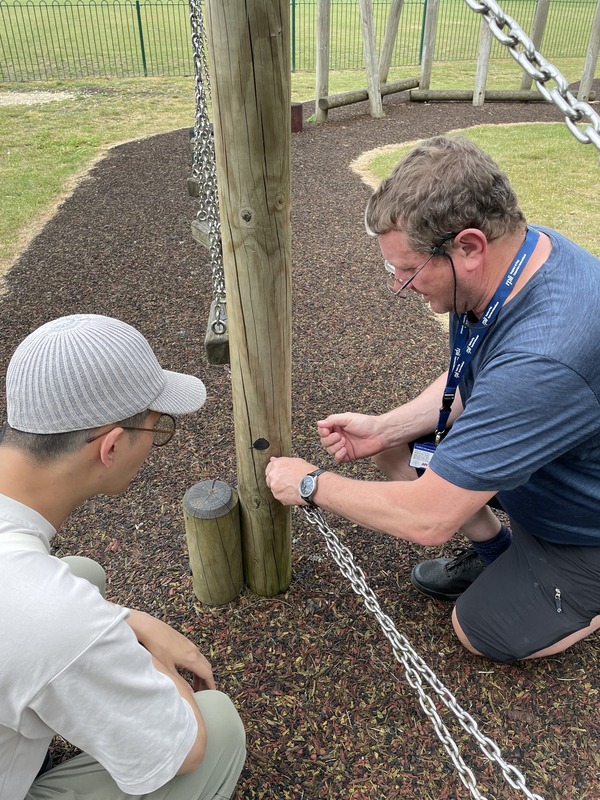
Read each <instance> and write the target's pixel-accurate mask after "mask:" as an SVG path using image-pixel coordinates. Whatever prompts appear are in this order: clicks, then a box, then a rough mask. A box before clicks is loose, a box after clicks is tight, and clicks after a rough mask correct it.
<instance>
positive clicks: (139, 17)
mask: <svg viewBox="0 0 600 800" xmlns="http://www.w3.org/2000/svg"><path fill="white" fill-rule="evenodd" d="M135 13H136V16H137V24H138V33H139V35H140V47H141V50H142V68H143V70H144V78H147V77H148V67H147V66H146V48H145V47H144V31H143V28H142V13H141V9H140V0H135Z"/></svg>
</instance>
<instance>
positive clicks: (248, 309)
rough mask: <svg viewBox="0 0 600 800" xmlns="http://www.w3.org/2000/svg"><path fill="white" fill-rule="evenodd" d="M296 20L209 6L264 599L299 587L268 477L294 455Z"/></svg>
mask: <svg viewBox="0 0 600 800" xmlns="http://www.w3.org/2000/svg"><path fill="white" fill-rule="evenodd" d="M289 14H290V3H289V0H246V2H245V3H230V2H227V3H224V2H223V0H208V2H207V16H206V19H207V32H208V37H207V38H208V44H209V56H210V58H209V61H210V70H211V86H212V100H213V113H214V128H215V152H216V161H217V183H218V186H219V205H220V213H221V238H222V247H223V266H224V270H225V284H226V287H227V321H228V326H229V351H230V357H231V381H232V394H233V417H234V425H235V442H236V455H237V471H238V484H239V499H240V515H241V531H242V546H243V551H244V570H245V578H246V583H247V584H248V587H249V588H250V589H251V590H252V591H253V592H255V593H257V594H260V595H263V596H266V597H269V596H272V595H275V594H278V593H279V592H282V591H284V590H285V589H286V588H287V587H288V585H289V583H290V580H291V513H290V509H289V508H285V507H284V506H282V505H281V504H280V503H278V502H277V501H276V500H275V499H274V498H273V495H272V494H271V492H270V491H269V489H268V488H267V485H266V482H265V477H264V473H265V467H266V465H267V463H268V461H269V457H270V456H272V455H273V456H280V455H289V454H290V453H291V319H292V313H291V224H290V207H291V179H290V144H291V131H290V128H291V125H290V94H291V92H290V76H291V69H290V29H289ZM259 439H261V440H263V441H261V446H260V448H259V447H254V446H253V444H254V443H255V442H257V441H258V440H259Z"/></svg>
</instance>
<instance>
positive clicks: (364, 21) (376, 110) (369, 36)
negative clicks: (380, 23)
mask: <svg viewBox="0 0 600 800" xmlns="http://www.w3.org/2000/svg"><path fill="white" fill-rule="evenodd" d="M358 5H359V8H360V27H361V30H362V39H363V51H364V54H365V68H366V72H367V91H368V92H369V113H370V115H371V116H372V117H374V118H377V117H383V116H385V114H384V111H383V103H382V100H381V88H380V85H379V63H378V60H377V47H376V44H375V23H374V21H373V6H372V4H371V0H358Z"/></svg>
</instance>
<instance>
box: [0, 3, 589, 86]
mask: <svg viewBox="0 0 600 800" xmlns="http://www.w3.org/2000/svg"><path fill="white" fill-rule="evenodd" d="M223 1H225V0H223ZM426 2H427V0H405V2H404V6H403V10H402V16H401V19H400V26H399V31H398V37H397V40H396V46H395V48H394V54H393V58H392V66H412V65H418V63H419V61H420V53H421V40H422V31H423V20H424V14H425V4H426ZM535 3H536V0H504V2H503V3H502V6H503V8H504V10H505V11H506V12H507V13H508V14H510V15H511V16H512V17H514V18H515V19H516V20H517V22H518V23H519V25H521V27H522V28H523V29H524V30H525V31H530V30H531V24H532V21H533V16H534V13H535ZM595 5H596V0H551V2H550V13H549V17H548V24H547V27H546V32H545V35H544V39H543V42H542V46H541V48H540V49H541V50H542V52H543V53H544V55H545V56H546V58H549V59H552V58H568V57H575V58H577V57H582V56H584V55H585V52H586V48H587V44H588V40H589V36H590V31H591V24H592V19H593V15H594V10H595ZM389 6H390V0H373V16H374V21H375V30H376V38H377V44H378V46H380V45H381V42H382V40H383V35H384V30H385V22H386V18H387V14H388V11H389ZM316 18H317V0H291V36H292V65H291V66H292V70H298V71H311V70H314V68H315V47H316ZM480 25H481V17H480V16H479V15H478V14H474V13H473V12H472V11H471V9H470V8H469V7H468V5H467V4H466V3H465V2H464V0H441V2H440V6H439V17H438V26H437V36H436V45H435V60H436V61H472V60H474V59H476V58H477V53H478V44H479V31H480ZM491 57H492V58H510V55H509V54H508V51H507V50H506V48H504V47H501V46H500V45H499V44H498V42H496V41H495V40H494V44H493V45H492V53H491ZM330 66H331V69H361V68H364V61H363V48H362V39H361V29H360V17H359V8H358V3H357V2H356V0H332V2H331V37H330ZM191 74H193V61H192V53H191V44H190V32H189V7H188V4H187V2H182V1H181V0H110V2H108V0H101V1H100V2H96V1H95V0H86V1H85V2H83V0H77V2H70V1H69V0H65V1H64V2H58V0H52V2H46V0H25V2H22V0H15V1H14V2H7V1H6V0H0V81H15V82H18V81H34V80H53V79H72V78H87V77H115V78H122V77H137V76H142V75H149V76H169V75H191Z"/></svg>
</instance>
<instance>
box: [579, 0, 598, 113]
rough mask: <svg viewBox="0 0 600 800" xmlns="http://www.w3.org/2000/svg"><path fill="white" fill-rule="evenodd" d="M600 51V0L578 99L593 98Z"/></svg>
mask: <svg viewBox="0 0 600 800" xmlns="http://www.w3.org/2000/svg"><path fill="white" fill-rule="evenodd" d="M599 52H600V0H599V2H598V5H597V6H596V13H595V14H594V21H593V22H592V32H591V34H590V42H589V44H588V49H587V55H586V57H585V64H584V67H583V73H582V75H581V83H580V84H579V91H578V92H577V99H578V100H579V101H581V102H582V103H587V102H588V100H591V99H592V98H591V95H592V81H593V80H594V74H595V72H596V64H597V63H598V53H599Z"/></svg>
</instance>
